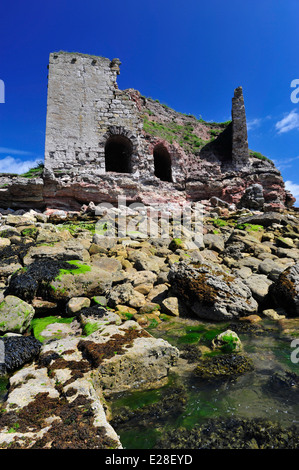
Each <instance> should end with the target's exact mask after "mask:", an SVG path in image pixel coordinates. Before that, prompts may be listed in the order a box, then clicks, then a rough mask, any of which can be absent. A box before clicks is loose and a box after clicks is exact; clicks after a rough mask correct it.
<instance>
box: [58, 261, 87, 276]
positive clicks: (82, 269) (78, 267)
mask: <svg viewBox="0 0 299 470" xmlns="http://www.w3.org/2000/svg"><path fill="white" fill-rule="evenodd" d="M68 264H70V265H73V266H75V267H74V268H72V267H70V269H60V270H59V274H58V276H57V277H56V278H55V279H58V280H60V281H61V277H62V276H64V275H65V274H73V275H74V276H75V275H76V274H82V273H86V272H88V271H90V270H91V267H90V266H88V265H87V264H84V263H82V262H81V261H78V260H70V261H68Z"/></svg>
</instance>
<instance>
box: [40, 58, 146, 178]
mask: <svg viewBox="0 0 299 470" xmlns="http://www.w3.org/2000/svg"><path fill="white" fill-rule="evenodd" d="M119 64H120V62H119V61H118V59H114V60H112V61H110V60H109V59H106V58H104V57H93V56H88V55H84V54H77V53H76V54H70V53H64V52H60V53H52V54H50V60H49V84H48V104H47V125H46V145H45V168H46V169H47V170H53V169H56V170H59V169H60V170H70V169H72V170H74V169H76V168H77V169H81V168H83V167H84V168H85V169H92V170H93V172H94V173H95V174H102V173H105V156H104V150H105V143H106V141H107V140H108V139H109V137H110V136H111V135H123V136H125V137H127V138H128V139H129V140H130V141H131V142H132V143H133V152H132V157H131V158H132V173H134V171H136V170H137V168H136V165H135V163H136V160H137V157H136V156H137V154H138V152H140V145H141V144H140V136H139V132H140V130H141V128H142V121H141V118H140V116H139V114H138V112H137V109H136V105H135V104H134V102H133V101H130V100H129V98H128V97H127V96H126V95H125V94H124V93H122V92H121V91H119V90H118V88H117V84H116V77H117V74H118V73H119Z"/></svg>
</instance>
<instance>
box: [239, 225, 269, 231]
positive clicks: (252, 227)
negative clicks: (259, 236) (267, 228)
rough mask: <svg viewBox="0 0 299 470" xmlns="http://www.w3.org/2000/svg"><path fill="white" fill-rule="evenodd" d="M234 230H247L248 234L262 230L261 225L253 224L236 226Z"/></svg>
mask: <svg viewBox="0 0 299 470" xmlns="http://www.w3.org/2000/svg"><path fill="white" fill-rule="evenodd" d="M235 228H237V229H238V230H247V231H248V232H258V231H259V230H263V229H264V227H263V226H262V225H254V224H237V225H236V227H235Z"/></svg>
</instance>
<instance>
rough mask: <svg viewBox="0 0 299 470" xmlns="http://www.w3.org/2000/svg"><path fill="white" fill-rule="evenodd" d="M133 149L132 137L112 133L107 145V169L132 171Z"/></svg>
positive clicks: (117, 171)
mask: <svg viewBox="0 0 299 470" xmlns="http://www.w3.org/2000/svg"><path fill="white" fill-rule="evenodd" d="M132 151H133V145H132V142H131V141H130V139H128V138H127V137H125V136H123V135H119V134H117V135H111V136H110V137H109V138H108V139H107V141H106V145H105V168H106V171H113V172H116V173H132V161H131V157H132Z"/></svg>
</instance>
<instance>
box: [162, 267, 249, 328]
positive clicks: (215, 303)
mask: <svg viewBox="0 0 299 470" xmlns="http://www.w3.org/2000/svg"><path fill="white" fill-rule="evenodd" d="M169 279H170V282H171V287H172V289H173V290H174V292H175V293H176V294H178V295H179V296H180V298H181V299H182V300H183V301H184V302H185V304H186V305H187V306H189V307H190V308H191V310H192V311H193V312H194V313H195V314H196V315H197V316H198V317H200V318H203V319H210V320H216V321H220V320H223V319H228V318H230V319H231V318H234V317H239V316H245V315H250V314H251V313H255V312H256V311H257V307H258V304H257V302H256V300H254V299H253V297H252V295H251V291H250V289H249V288H248V287H247V286H246V285H245V284H244V283H243V282H242V280H241V279H240V278H237V277H235V276H233V275H230V274H227V273H226V272H225V271H221V270H220V269H219V268H218V267H217V266H216V265H208V264H203V265H200V266H198V267H197V268H194V267H191V266H188V265H186V264H184V263H178V264H176V265H175V266H173V267H172V269H171V271H170V273H169Z"/></svg>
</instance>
